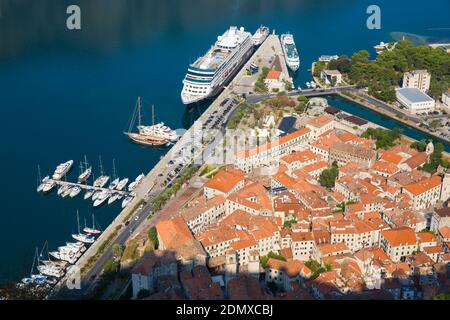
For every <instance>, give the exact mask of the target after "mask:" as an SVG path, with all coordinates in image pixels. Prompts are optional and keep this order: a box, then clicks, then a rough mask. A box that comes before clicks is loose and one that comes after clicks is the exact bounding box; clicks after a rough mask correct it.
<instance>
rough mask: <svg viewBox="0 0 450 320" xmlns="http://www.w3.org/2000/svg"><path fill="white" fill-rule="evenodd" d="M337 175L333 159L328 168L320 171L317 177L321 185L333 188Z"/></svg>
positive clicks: (337, 170)
mask: <svg viewBox="0 0 450 320" xmlns="http://www.w3.org/2000/svg"><path fill="white" fill-rule="evenodd" d="M338 176H339V168H338V165H337V163H336V161H334V162H333V164H332V165H331V167H330V168H328V169H325V170H323V171H322V173H321V174H320V177H319V183H320V185H321V186H323V187H326V188H333V187H334V184H335V182H336V179H337V177H338Z"/></svg>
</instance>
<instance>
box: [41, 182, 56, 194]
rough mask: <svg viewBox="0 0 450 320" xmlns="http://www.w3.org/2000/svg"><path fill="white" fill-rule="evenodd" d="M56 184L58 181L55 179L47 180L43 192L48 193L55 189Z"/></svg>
mask: <svg viewBox="0 0 450 320" xmlns="http://www.w3.org/2000/svg"><path fill="white" fill-rule="evenodd" d="M55 186H56V182H55V181H54V180H51V179H49V180H47V182H45V185H44V187H43V188H42V192H43V193H47V192H50V191H52V190H53V188H54V187H55Z"/></svg>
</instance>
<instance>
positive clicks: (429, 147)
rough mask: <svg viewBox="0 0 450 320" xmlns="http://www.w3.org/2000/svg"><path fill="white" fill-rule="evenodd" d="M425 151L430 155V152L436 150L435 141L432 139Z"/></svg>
mask: <svg viewBox="0 0 450 320" xmlns="http://www.w3.org/2000/svg"><path fill="white" fill-rule="evenodd" d="M425 152H426V153H427V155H428V156H430V154H432V153H433V152H434V144H433V141H431V140H430V142H428V144H427V149H426V150H425Z"/></svg>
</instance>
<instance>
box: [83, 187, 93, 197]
mask: <svg viewBox="0 0 450 320" xmlns="http://www.w3.org/2000/svg"><path fill="white" fill-rule="evenodd" d="M94 193H95V189H87V190H86V193H85V194H84V197H83V198H84V200H87V199H89V198H90V197H92V195H93V194H94Z"/></svg>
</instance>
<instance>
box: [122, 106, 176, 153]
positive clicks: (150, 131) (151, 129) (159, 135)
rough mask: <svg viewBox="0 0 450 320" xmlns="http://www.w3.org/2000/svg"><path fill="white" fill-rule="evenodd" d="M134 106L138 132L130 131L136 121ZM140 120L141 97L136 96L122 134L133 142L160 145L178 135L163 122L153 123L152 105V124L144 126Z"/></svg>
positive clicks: (174, 138)
mask: <svg viewBox="0 0 450 320" xmlns="http://www.w3.org/2000/svg"><path fill="white" fill-rule="evenodd" d="M136 108H137V118H138V126H137V129H138V131H139V133H133V132H131V130H132V127H133V126H134V123H135V121H136ZM141 120H142V119H141V97H138V101H137V106H136V107H135V109H134V112H133V115H132V117H131V122H130V126H129V128H128V132H124V134H125V135H127V136H128V138H130V140H132V141H133V142H136V143H138V144H142V145H146V146H162V145H166V144H168V143H170V142H171V141H175V140H176V139H177V137H178V135H177V134H176V133H175V132H174V131H172V130H170V128H168V127H167V126H164V123H160V124H157V125H155V115H154V107H152V125H151V126H144V125H142V121H141Z"/></svg>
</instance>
